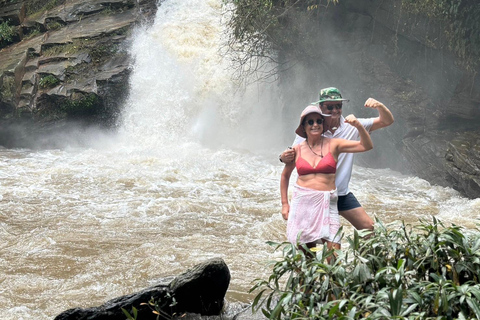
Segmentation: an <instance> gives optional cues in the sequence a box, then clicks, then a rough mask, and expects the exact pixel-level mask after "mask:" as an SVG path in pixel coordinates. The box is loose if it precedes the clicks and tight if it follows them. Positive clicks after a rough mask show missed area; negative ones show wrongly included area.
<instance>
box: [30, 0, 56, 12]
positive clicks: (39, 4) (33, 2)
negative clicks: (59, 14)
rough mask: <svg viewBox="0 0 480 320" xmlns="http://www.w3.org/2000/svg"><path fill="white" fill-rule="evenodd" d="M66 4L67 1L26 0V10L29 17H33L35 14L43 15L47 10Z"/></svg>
mask: <svg viewBox="0 0 480 320" xmlns="http://www.w3.org/2000/svg"><path fill="white" fill-rule="evenodd" d="M64 3H65V0H26V1H25V8H26V11H27V15H33V14H35V13H42V12H43V11H45V10H50V9H53V8H55V7H56V6H60V5H62V4H64Z"/></svg>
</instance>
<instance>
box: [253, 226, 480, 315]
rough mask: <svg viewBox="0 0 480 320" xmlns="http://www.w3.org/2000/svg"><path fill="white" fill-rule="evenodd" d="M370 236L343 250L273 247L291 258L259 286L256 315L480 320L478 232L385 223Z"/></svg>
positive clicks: (258, 282) (281, 262) (285, 258)
mask: <svg viewBox="0 0 480 320" xmlns="http://www.w3.org/2000/svg"><path fill="white" fill-rule="evenodd" d="M476 231H478V230H476ZM364 235H366V233H365V232H357V231H355V232H354V234H353V237H348V238H347V242H348V246H347V247H346V248H345V249H342V250H338V251H337V252H334V251H333V250H327V248H326V247H323V250H322V251H318V252H316V253H314V252H312V251H309V250H308V249H305V250H306V252H307V254H304V252H303V251H302V250H298V249H297V248H295V247H294V246H293V245H291V244H289V243H282V244H278V243H271V245H273V246H274V247H275V248H276V249H277V250H278V249H282V252H283V257H282V258H281V259H280V260H278V261H275V262H273V273H272V275H271V276H270V277H269V278H268V280H262V279H257V280H255V285H254V286H253V288H252V289H251V290H250V291H251V292H253V291H259V292H258V293H257V296H256V297H255V299H254V302H253V309H254V310H259V309H262V312H263V313H264V315H265V316H266V317H267V318H269V319H360V318H362V319H363V318H367V319H427V318H435V319H437V318H438V319H457V318H458V319H472V318H475V319H477V318H480V303H479V301H480V284H479V281H478V275H479V274H480V273H479V272H480V234H479V233H478V232H472V231H466V230H463V229H462V228H461V227H459V226H456V225H452V226H450V227H445V226H444V225H443V224H442V223H441V222H440V221H439V220H437V219H436V218H433V223H432V224H428V223H426V222H425V221H423V220H421V221H420V224H419V225H418V226H415V227H410V228H408V227H407V226H406V225H405V224H404V223H402V224H401V225H400V227H399V226H398V225H397V224H394V223H391V224H389V225H384V224H383V223H382V222H381V221H380V220H378V219H377V221H376V225H375V231H373V232H372V233H371V234H370V236H369V237H368V238H365V237H363V236H364ZM310 255H312V256H310ZM309 256H310V257H309ZM334 256H335V259H334V262H332V263H331V264H329V263H327V258H331V257H334Z"/></svg>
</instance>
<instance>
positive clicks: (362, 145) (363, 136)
mask: <svg viewBox="0 0 480 320" xmlns="http://www.w3.org/2000/svg"><path fill="white" fill-rule="evenodd" d="M345 122H346V123H348V124H350V125H352V126H354V127H355V128H357V130H358V133H359V135H360V141H350V140H344V139H336V140H338V152H339V153H344V152H345V153H356V152H365V151H368V150H371V149H373V141H372V138H371V137H370V134H369V133H368V132H367V130H365V128H364V127H363V126H362V124H361V123H360V121H358V119H357V118H356V117H355V116H354V115H353V114H351V115H349V116H347V117H346V118H345Z"/></svg>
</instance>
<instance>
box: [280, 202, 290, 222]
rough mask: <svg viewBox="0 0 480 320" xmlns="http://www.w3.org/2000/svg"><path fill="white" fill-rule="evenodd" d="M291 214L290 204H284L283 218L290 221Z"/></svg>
mask: <svg viewBox="0 0 480 320" xmlns="http://www.w3.org/2000/svg"><path fill="white" fill-rule="evenodd" d="M289 212H290V205H289V204H288V203H285V204H282V217H283V219H285V220H288V213H289Z"/></svg>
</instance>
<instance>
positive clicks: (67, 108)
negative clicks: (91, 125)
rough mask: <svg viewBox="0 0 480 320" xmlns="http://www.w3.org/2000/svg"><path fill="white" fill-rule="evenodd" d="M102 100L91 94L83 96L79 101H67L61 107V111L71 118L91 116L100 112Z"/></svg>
mask: <svg viewBox="0 0 480 320" xmlns="http://www.w3.org/2000/svg"><path fill="white" fill-rule="evenodd" d="M99 108H100V98H99V97H98V96H97V95H96V94H94V93H90V94H88V95H86V96H82V97H81V98H79V99H74V100H67V101H65V103H64V104H63V105H62V106H61V110H62V111H64V112H66V113H67V115H69V116H74V117H75V116H91V115H95V114H97V113H98V112H99Z"/></svg>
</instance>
